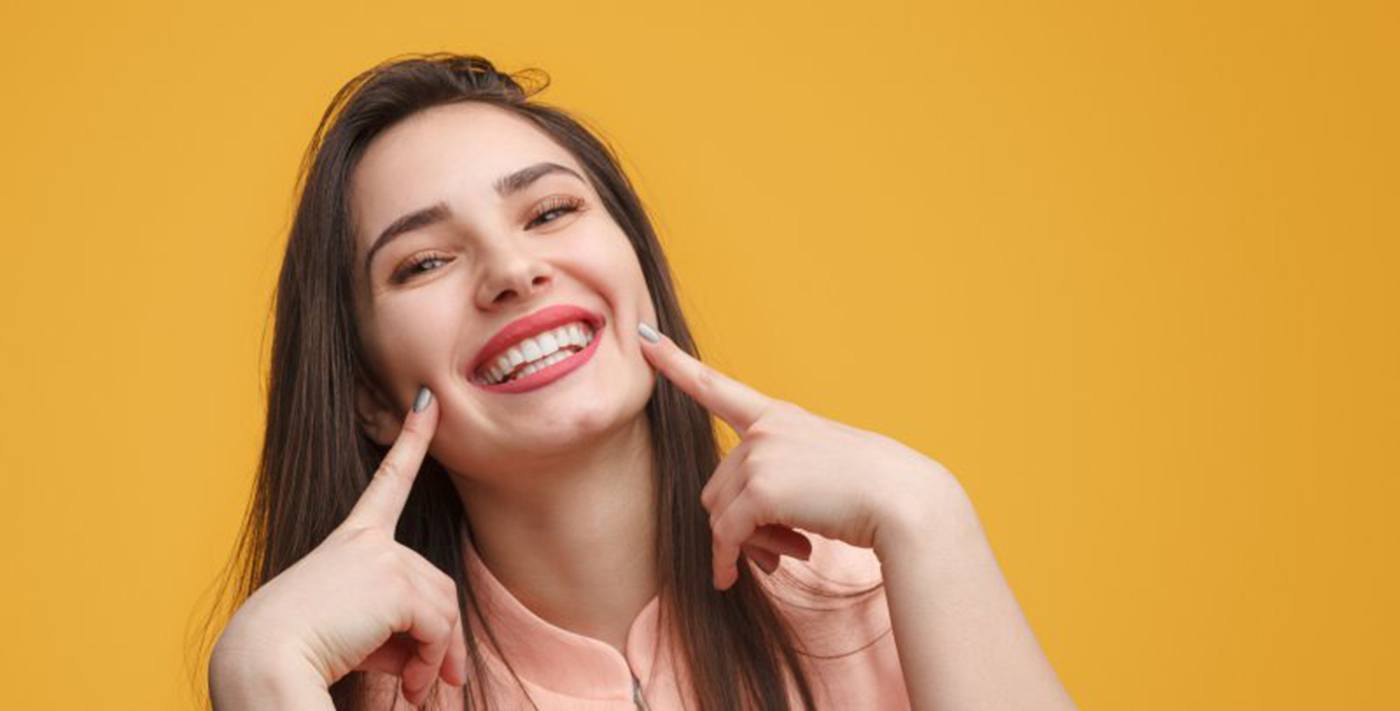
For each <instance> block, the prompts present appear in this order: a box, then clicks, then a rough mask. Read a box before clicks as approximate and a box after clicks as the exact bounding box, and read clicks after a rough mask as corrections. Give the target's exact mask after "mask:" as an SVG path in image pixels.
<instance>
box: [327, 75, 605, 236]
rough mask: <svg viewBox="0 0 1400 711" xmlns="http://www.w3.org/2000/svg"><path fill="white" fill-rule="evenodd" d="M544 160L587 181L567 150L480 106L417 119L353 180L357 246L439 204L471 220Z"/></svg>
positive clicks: (520, 121) (373, 151)
mask: <svg viewBox="0 0 1400 711" xmlns="http://www.w3.org/2000/svg"><path fill="white" fill-rule="evenodd" d="M543 160H549V161H553V162H555V163H560V164H562V165H566V166H569V167H571V168H574V169H575V170H577V171H579V173H580V174H582V173H583V170H582V168H581V167H580V166H579V164H578V162H577V161H575V160H574V158H573V156H572V155H570V154H569V152H568V151H566V150H564V148H563V147H562V146H560V145H559V144H557V143H555V142H554V141H553V139H551V138H550V137H549V136H548V135H547V134H545V133H544V132H543V131H542V130H540V129H539V128H538V127H536V126H535V125H534V124H533V123H531V122H530V121H529V120H528V119H525V118H522V117H520V116H517V115H516V114H514V113H511V112H510V111H509V110H507V109H502V108H498V107H496V106H491V105H489V104H483V103H480V102H459V103H455V104H445V105H442V106H435V107H432V108H430V109H425V110H423V111H419V112H417V113H414V114H413V115H411V116H408V117H407V118H405V119H403V120H401V121H399V122H398V123H396V124H394V125H393V126H390V127H389V128H388V129H387V130H385V131H384V132H383V133H381V134H379V135H378V136H376V137H375V139H374V140H373V141H371V142H370V145H369V147H368V148H366V149H365V153H364V155H363V156H362V157H361V159H360V162H359V164H358V165H356V167H355V170H354V172H353V173H352V175H351V176H350V206H351V212H352V214H353V215H354V218H355V224H356V227H357V229H356V239H357V241H358V242H359V243H360V247H361V248H364V247H365V246H367V244H368V242H369V240H370V239H371V235H373V234H375V233H377V230H378V229H380V228H382V227H383V226H385V225H387V224H388V223H389V222H390V221H392V220H394V219H395V218H396V217H398V216H399V215H402V214H404V213H406V212H410V211H412V210H417V209H420V208H423V207H426V206H428V205H431V204H432V203H434V202H437V201H439V200H441V201H444V202H447V203H448V204H449V205H452V206H453V207H454V211H455V210H456V209H457V208H461V210H462V211H463V212H465V213H467V214H470V213H471V212H475V211H480V210H485V209H489V208H490V207H491V206H492V205H495V204H496V203H498V202H499V201H500V198H499V196H497V195H496V193H495V190H494V188H493V187H492V184H493V183H494V182H495V180H496V179H497V178H499V177H501V176H503V175H506V174H507V173H511V172H513V171H515V170H519V169H520V168H523V167H525V166H527V165H530V164H532V163H537V162H540V161H543Z"/></svg>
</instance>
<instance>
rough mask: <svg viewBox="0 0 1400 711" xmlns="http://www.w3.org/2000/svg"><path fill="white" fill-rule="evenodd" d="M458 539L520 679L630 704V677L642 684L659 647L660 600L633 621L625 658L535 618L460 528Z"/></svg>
mask: <svg viewBox="0 0 1400 711" xmlns="http://www.w3.org/2000/svg"><path fill="white" fill-rule="evenodd" d="M461 538H462V542H463V543H462V548H463V550H464V557H465V559H466V565H467V576H468V580H470V581H471V585H472V592H473V594H474V595H475V596H476V599H477V603H478V604H479V605H480V606H481V611H482V615H484V616H485V617H486V619H487V620H488V621H489V624H490V626H491V631H492V632H493V633H494V635H495V638H496V643H497V645H498V646H499V649H500V652H501V653H502V654H503V655H504V657H505V659H506V660H507V661H508V662H509V663H510V665H511V666H512V667H513V668H514V670H515V672H516V673H517V674H519V675H520V677H521V678H522V679H528V680H529V681H530V682H532V683H534V684H535V685H537V686H541V687H544V688H546V689H549V690H550V691H554V692H557V693H560V694H566V695H570V696H576V697H580V698H588V699H619V700H627V699H631V698H632V677H633V675H635V676H636V677H637V678H638V679H640V680H641V682H642V684H643V686H646V685H647V682H648V680H649V679H650V678H651V677H652V672H653V666H654V665H655V663H656V660H657V651H658V649H659V648H660V647H659V645H658V642H659V639H658V634H657V629H658V613H659V611H660V596H659V595H654V596H652V598H651V600H650V601H649V602H648V603H647V604H646V606H645V607H643V608H642V610H641V612H639V613H638V614H637V617H636V618H634V619H633V620H632V626H631V627H630V628H629V630H628V633H627V642H626V652H627V653H626V656H624V655H623V654H621V653H620V652H619V651H618V650H617V649H616V648H615V647H613V646H612V645H610V644H608V643H606V642H604V641H602V640H599V639H595V638H593V637H589V636H586V635H582V634H579V633H577V632H571V631H569V630H566V629H564V628H562V627H559V626H557V625H554V624H552V623H550V622H548V621H546V620H544V619H543V618H541V617H540V616H538V615H536V614H535V613H534V612H532V611H531V610H530V609H529V608H527V607H525V605H524V604H523V603H521V602H520V600H519V599H518V598H516V597H515V595H513V594H512V593H511V592H510V590H508V589H506V587H505V585H503V584H502V583H501V581H500V580H498V579H497V578H496V576H495V575H494V574H493V573H492V572H491V570H490V569H489V568H487V567H486V564H485V562H484V561H482V560H481V557H480V554H478V553H477V551H476V547H475V545H473V543H472V541H471V537H470V536H469V535H468V534H467V533H466V531H465V529H464V530H463V532H462V536H461Z"/></svg>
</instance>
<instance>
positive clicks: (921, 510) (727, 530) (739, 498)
mask: <svg viewBox="0 0 1400 711" xmlns="http://www.w3.org/2000/svg"><path fill="white" fill-rule="evenodd" d="M641 345H642V353H643V354H645V356H646V358H647V360H648V361H649V362H650V363H651V364H652V366H654V367H655V368H656V369H657V370H658V371H659V372H660V373H661V374H663V375H665V376H666V378H667V379H668V380H670V381H671V382H672V383H673V384H675V385H676V386H677V387H679V388H680V389H681V390H683V391H685V392H686V393H688V394H689V395H690V396H691V397H693V398H695V400H696V401H697V402H699V403H700V404H701V405H702V406H703V407H704V408H705V409H707V410H709V411H710V412H711V413H712V414H714V415H715V416H716V417H719V418H720V419H721V420H724V421H725V422H726V423H727V424H728V425H729V426H730V427H732V428H733V429H734V431H735V432H736V433H737V434H738V435H739V437H740V441H739V443H738V444H737V445H735V446H734V448H733V449H731V450H730V451H729V452H728V454H726V455H725V457H724V458H723V460H722V461H721V462H720V464H719V466H718V468H716V469H715V472H714V474H713V475H712V476H711V477H710V481H709V483H707V484H706V485H705V488H704V490H703V491H702V492H701V496H700V501H701V504H702V505H704V507H705V509H706V510H708V511H709V512H710V528H711V530H712V532H713V538H714V544H713V545H714V554H713V559H714V584H715V587H716V588H718V589H720V590H726V589H728V588H729V587H730V586H731V585H733V584H734V581H735V580H737V579H738V577H739V571H738V559H739V554H740V551H741V550H742V551H743V552H745V553H748V554H749V555H750V557H753V558H754V559H755V562H757V563H758V564H759V565H760V566H761V567H762V568H763V569H764V570H766V571H768V572H772V570H773V569H774V568H776V567H777V563H778V553H779V552H784V553H789V554H791V555H794V556H795V557H798V558H805V557H806V556H807V555H809V554H810V552H811V542H810V541H809V540H807V538H806V536H803V535H802V534H800V533H798V532H796V531H793V530H792V529H793V528H794V527H795V528H801V529H804V530H808V531H811V532H813V533H816V534H818V535H821V536H824V537H826V538H832V539H837V540H841V541H845V542H846V543H849V544H851V545H854V546H860V547H863V548H874V549H875V552H876V553H877V554H882V553H883V551H882V550H881V545H880V544H881V541H880V531H881V530H882V527H887V528H893V527H907V526H910V525H917V524H918V523H919V522H921V521H924V520H927V519H928V518H930V517H933V516H935V515H936V513H937V512H936V508H937V505H936V504H937V501H938V500H939V495H940V492H943V491H947V490H948V489H947V485H948V484H949V483H950V482H952V475H951V474H950V473H949V472H948V471H947V470H946V469H945V468H944V467H943V466H942V465H940V464H939V463H938V462H937V461H935V460H933V459H932V458H930V457H927V456H924V455H923V454H921V453H920V452H918V451H916V450H914V449H911V448H909V447H907V446H905V445H903V444H901V443H900V442H898V441H896V440H894V439H892V438H890V437H886V436H884V435H881V434H878V433H875V432H869V431H866V430H861V429H857V428H855V427H851V426H849V425H845V424H842V423H840V422H835V421H832V420H829V419H826V418H824V417H819V416H817V415H815V414H813V413H811V412H808V411H807V410H805V409H803V408H801V407H799V406H797V405H795V404H793V403H790V402H787V401H784V400H779V399H777V398H772V397H769V396H767V395H764V394H762V393H760V392H758V391H757V390H754V389H753V388H751V387H749V386H748V385H745V384H743V383H741V382H739V381H737V380H735V379H733V378H730V377H728V376H726V375H724V374H723V373H720V372H719V371H717V370H715V369H714V368H712V367H710V366H709V365H707V364H705V363H704V362H702V361H700V360H697V359H696V358H694V357H692V356H691V355H690V354H688V353H686V352H685V351H683V350H681V349H680V347H679V346H677V345H676V344H675V341H672V340H671V339H670V338H669V337H667V336H666V335H664V334H660V341H659V342H657V343H650V342H648V341H647V340H646V339H645V338H643V339H641ZM953 488H954V489H959V490H960V487H956V486H954V487H953Z"/></svg>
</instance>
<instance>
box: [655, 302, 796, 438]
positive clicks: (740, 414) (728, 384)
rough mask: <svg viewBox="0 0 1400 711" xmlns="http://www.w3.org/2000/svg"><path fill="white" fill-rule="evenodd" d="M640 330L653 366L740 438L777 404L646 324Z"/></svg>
mask: <svg viewBox="0 0 1400 711" xmlns="http://www.w3.org/2000/svg"><path fill="white" fill-rule="evenodd" d="M637 330H638V331H639V332H641V333H642V334H643V338H642V353H644V354H646V356H647V359H648V360H650V361H651V363H652V365H654V366H656V368H657V370H660V371H661V373H662V374H663V375H665V376H666V379H667V380H670V381H671V382H672V383H675V384H676V386H677V387H679V388H680V389H681V390H684V391H685V392H686V393H688V394H689V395H690V396H691V397H693V398H695V400H696V401H697V402H699V403H700V404H701V405H703V406H704V407H705V409H706V410H709V411H710V412H712V413H714V414H715V415H716V416H717V417H719V418H720V419H721V420H724V421H725V422H727V423H729V426H730V427H733V428H734V431H735V432H738V433H739V435H740V436H741V437H742V436H743V435H744V433H745V432H747V431H748V429H749V426H750V425H752V424H753V423H754V420H757V419H758V417H759V415H762V414H763V412H764V411H765V410H767V409H768V408H769V407H772V405H773V403H774V402H775V401H774V400H773V398H770V397H768V396H767V395H764V394H763V393H761V392H759V391H757V390H755V389H753V388H751V387H749V386H748V385H745V384H743V383H741V382H739V381H738V380H735V379H734V378H731V377H729V376H728V375H725V374H724V373H721V372H719V371H718V370H715V369H714V368H713V367H711V366H710V365H708V364H707V363H705V362H703V361H701V360H699V359H697V358H695V357H694V356H692V355H690V354H689V353H686V352H685V351H684V350H682V349H681V347H680V346H678V345H676V342H675V341H673V340H671V337H670V336H667V335H665V334H663V333H658V332H657V331H656V330H655V329H653V328H652V327H651V326H648V325H647V324H646V323H639V324H637ZM648 334H650V335H655V336H656V337H657V340H656V342H654V343H653V342H652V341H651V339H650V338H648V337H647V336H648Z"/></svg>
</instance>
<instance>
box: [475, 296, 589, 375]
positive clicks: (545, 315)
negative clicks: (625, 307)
mask: <svg viewBox="0 0 1400 711" xmlns="http://www.w3.org/2000/svg"><path fill="white" fill-rule="evenodd" d="M575 321H584V322H586V323H588V325H589V326H591V327H592V328H593V331H594V332H595V333H596V332H597V331H598V330H599V329H601V328H602V327H603V316H602V314H598V313H594V312H592V311H589V310H588V309H585V308H582V307H580V306H574V305H573V304H555V305H553V306H546V307H544V308H542V309H540V310H538V311H535V312H534V313H532V314H529V315H526V316H522V317H520V318H518V319H516V320H514V321H511V322H510V323H508V324H506V325H505V328H502V329H501V330H500V331H497V332H496V335H494V336H492V337H491V340H489V341H487V342H486V345H484V346H482V347H481V350H480V351H478V352H477V354H476V357H475V358H473V359H472V362H471V365H469V366H468V367H467V376H468V377H471V376H474V375H475V374H476V371H477V370H478V369H480V368H481V366H483V365H485V364H487V363H490V362H491V361H492V360H494V359H495V358H496V357H497V356H499V355H501V354H502V353H504V352H505V351H506V349H507V348H510V347H511V346H513V345H515V343H516V341H519V340H521V339H524V338H529V337H530V336H533V335H536V334H539V333H544V332H545V331H548V330H550V329H552V328H556V327H558V326H563V325H564V324H566V323H573V322H575Z"/></svg>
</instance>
